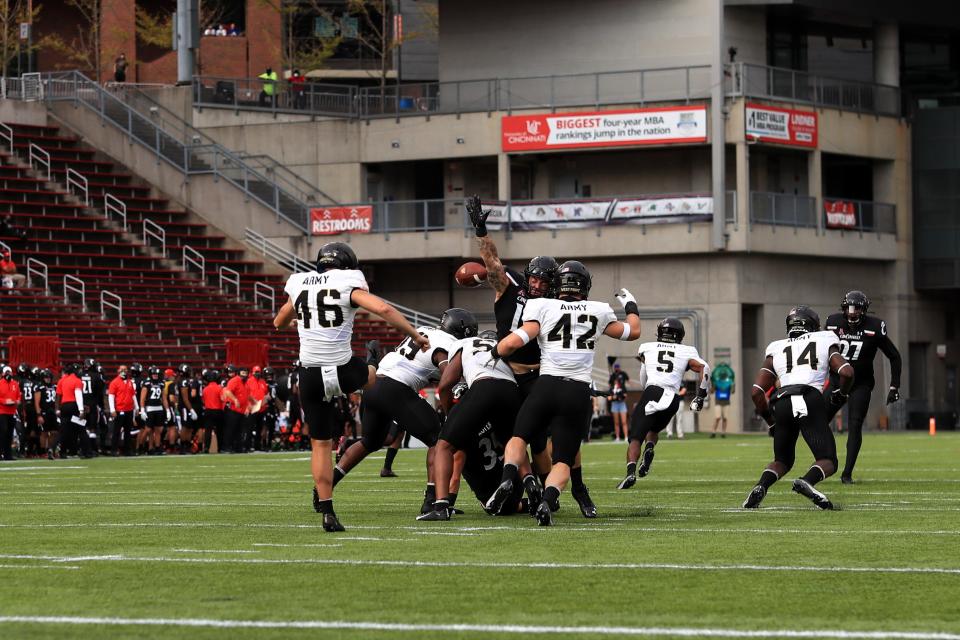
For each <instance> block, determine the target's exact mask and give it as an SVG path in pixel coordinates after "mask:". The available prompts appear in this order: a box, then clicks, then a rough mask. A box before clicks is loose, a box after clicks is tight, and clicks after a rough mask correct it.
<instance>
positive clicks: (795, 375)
mask: <svg viewBox="0 0 960 640" xmlns="http://www.w3.org/2000/svg"><path fill="white" fill-rule="evenodd" d="M833 346H836V347H839V346H840V338H838V337H837V334H835V333H834V332H833V331H814V332H813V333H805V334H803V335H802V336H798V337H796V338H786V339H784V340H777V341H776V342H771V343H770V346H768V347H767V352H766V355H768V356H770V357H772V358H773V370H774V372H775V373H776V374H777V377H778V378H779V379H780V386H782V387H786V386H789V385H793V384H806V385H809V386H811V387H815V388H816V389H818V390H822V389H823V387H824V384H825V383H826V381H827V375H828V374H829V373H830V347H833Z"/></svg>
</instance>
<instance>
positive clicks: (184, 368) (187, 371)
mask: <svg viewBox="0 0 960 640" xmlns="http://www.w3.org/2000/svg"><path fill="white" fill-rule="evenodd" d="M177 372H178V373H179V374H180V375H181V376H183V377H184V378H189V377H190V376H192V375H193V370H192V369H191V368H190V365H188V364H182V365H180V366H179V367H177Z"/></svg>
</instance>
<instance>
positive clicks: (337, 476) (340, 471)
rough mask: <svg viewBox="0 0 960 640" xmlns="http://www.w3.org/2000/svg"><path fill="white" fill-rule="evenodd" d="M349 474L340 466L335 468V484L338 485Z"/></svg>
mask: <svg viewBox="0 0 960 640" xmlns="http://www.w3.org/2000/svg"><path fill="white" fill-rule="evenodd" d="M345 475H347V472H346V471H344V470H343V469H341V468H340V467H334V468H333V486H337V483H338V482H340V481H341V480H343V477H344V476H345Z"/></svg>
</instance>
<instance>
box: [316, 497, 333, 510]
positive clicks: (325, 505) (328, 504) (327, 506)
mask: <svg viewBox="0 0 960 640" xmlns="http://www.w3.org/2000/svg"><path fill="white" fill-rule="evenodd" d="M319 504H320V513H323V514H327V513H333V498H330V499H329V500H321V501H320V503H319Z"/></svg>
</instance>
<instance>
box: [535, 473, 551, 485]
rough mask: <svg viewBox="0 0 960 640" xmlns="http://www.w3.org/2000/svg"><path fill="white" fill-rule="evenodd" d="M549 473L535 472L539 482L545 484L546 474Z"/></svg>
mask: <svg viewBox="0 0 960 640" xmlns="http://www.w3.org/2000/svg"><path fill="white" fill-rule="evenodd" d="M549 475H550V474H549V473H538V474H537V477H538V478H540V484H542V485H546V484H547V476H549Z"/></svg>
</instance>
